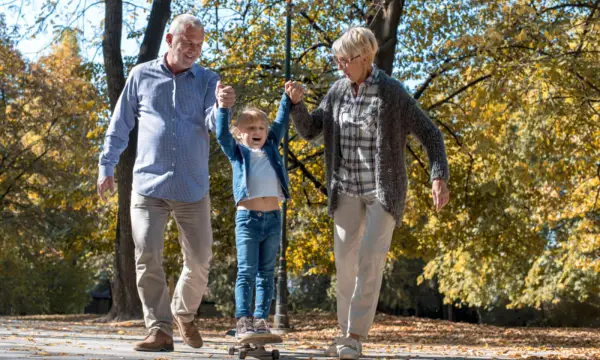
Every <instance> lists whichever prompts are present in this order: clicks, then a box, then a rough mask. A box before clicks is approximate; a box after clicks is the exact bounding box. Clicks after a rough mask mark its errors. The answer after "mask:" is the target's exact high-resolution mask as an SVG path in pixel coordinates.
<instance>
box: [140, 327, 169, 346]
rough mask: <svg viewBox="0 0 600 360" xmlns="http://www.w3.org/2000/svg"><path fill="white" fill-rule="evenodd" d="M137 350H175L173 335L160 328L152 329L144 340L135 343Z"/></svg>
mask: <svg viewBox="0 0 600 360" xmlns="http://www.w3.org/2000/svg"><path fill="white" fill-rule="evenodd" d="M133 350H135V351H173V350H174V349H173V337H171V336H169V335H167V334H165V333H164V332H163V331H162V330H160V329H156V328H155V329H152V330H150V334H149V335H148V336H146V338H145V339H144V341H140V342H137V343H135V344H134V346H133Z"/></svg>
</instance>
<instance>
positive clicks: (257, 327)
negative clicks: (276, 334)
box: [254, 319, 271, 335]
mask: <svg viewBox="0 0 600 360" xmlns="http://www.w3.org/2000/svg"><path fill="white" fill-rule="evenodd" d="M254 331H256V334H258V335H264V334H267V335H271V326H270V325H269V322H268V321H267V319H254Z"/></svg>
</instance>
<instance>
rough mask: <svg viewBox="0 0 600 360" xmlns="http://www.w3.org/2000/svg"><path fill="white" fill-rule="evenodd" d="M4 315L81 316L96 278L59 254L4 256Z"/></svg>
mask: <svg viewBox="0 0 600 360" xmlns="http://www.w3.org/2000/svg"><path fill="white" fill-rule="evenodd" d="M0 284H2V287H1V289H2V290H1V291H0V314H3V315H29V314H72V313H81V312H83V309H84V307H85V305H87V304H88V303H89V301H90V297H89V294H88V291H87V290H88V289H89V288H90V287H91V285H92V276H91V274H90V272H89V271H87V269H85V268H84V267H83V266H82V265H81V264H79V263H76V262H74V261H68V260H65V259H63V258H62V256H60V255H59V254H50V255H45V254H36V255H33V254H27V253H19V252H18V251H16V250H5V251H2V252H1V254H0Z"/></svg>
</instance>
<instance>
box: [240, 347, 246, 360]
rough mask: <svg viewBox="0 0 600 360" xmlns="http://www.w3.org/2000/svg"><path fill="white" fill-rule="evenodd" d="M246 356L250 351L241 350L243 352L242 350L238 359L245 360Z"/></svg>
mask: <svg viewBox="0 0 600 360" xmlns="http://www.w3.org/2000/svg"><path fill="white" fill-rule="evenodd" d="M246 355H248V351H247V350H245V349H241V350H240V353H239V354H238V358H240V359H245V358H246Z"/></svg>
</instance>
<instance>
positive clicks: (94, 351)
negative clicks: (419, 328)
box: [0, 320, 544, 360]
mask: <svg viewBox="0 0 600 360" xmlns="http://www.w3.org/2000/svg"><path fill="white" fill-rule="evenodd" d="M120 333H122V334H120ZM139 340H141V336H132V335H127V334H125V333H124V332H122V331H119V332H117V333H116V334H115V333H114V332H113V333H106V329H105V328H101V327H97V326H91V325H73V326H69V327H68V328H63V329H61V328H56V329H51V330H48V329H47V328H43V327H42V326H40V329H37V328H35V326H32V323H31V322H27V324H26V326H23V323H22V322H21V321H19V320H10V321H0V359H25V358H28V359H31V358H42V359H61V360H66V359H192V358H193V359H208V358H211V359H235V358H237V356H230V355H228V354H227V349H228V346H229V345H230V344H231V343H232V341H231V338H227V337H219V338H205V339H204V340H205V345H204V347H203V348H202V349H193V348H191V347H188V346H187V345H184V344H182V342H181V340H180V339H179V338H177V337H176V339H175V350H176V351H175V352H172V353H143V352H136V351H133V350H132V343H133V342H135V341H139ZM304 345H305V344H302V343H298V342H295V341H286V342H284V343H283V344H279V345H278V346H277V347H276V348H277V349H279V351H280V353H281V359H282V360H286V359H307V360H313V359H314V360H320V359H327V358H326V357H325V356H323V353H322V350H320V349H318V348H316V346H310V347H309V348H306V346H304ZM364 355H365V357H364V358H365V359H375V360H384V359H385V360H393V359H402V360H408V359H419V360H433V359H445V360H451V359H452V360H454V359H509V358H510V357H498V356H497V355H496V356H493V355H492V354H491V353H489V354H486V353H485V352H482V351H478V352H474V353H473V354H472V355H468V356H465V355H464V352H463V354H461V355H459V354H456V353H455V354H452V351H444V353H443V354H442V353H427V352H423V351H421V350H418V348H417V347H415V348H410V347H408V346H405V347H401V348H392V349H391V348H390V347H389V346H381V348H378V347H376V346H369V348H368V349H367V350H365V353H364ZM528 355H532V354H528ZM539 355H544V354H539Z"/></svg>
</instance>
